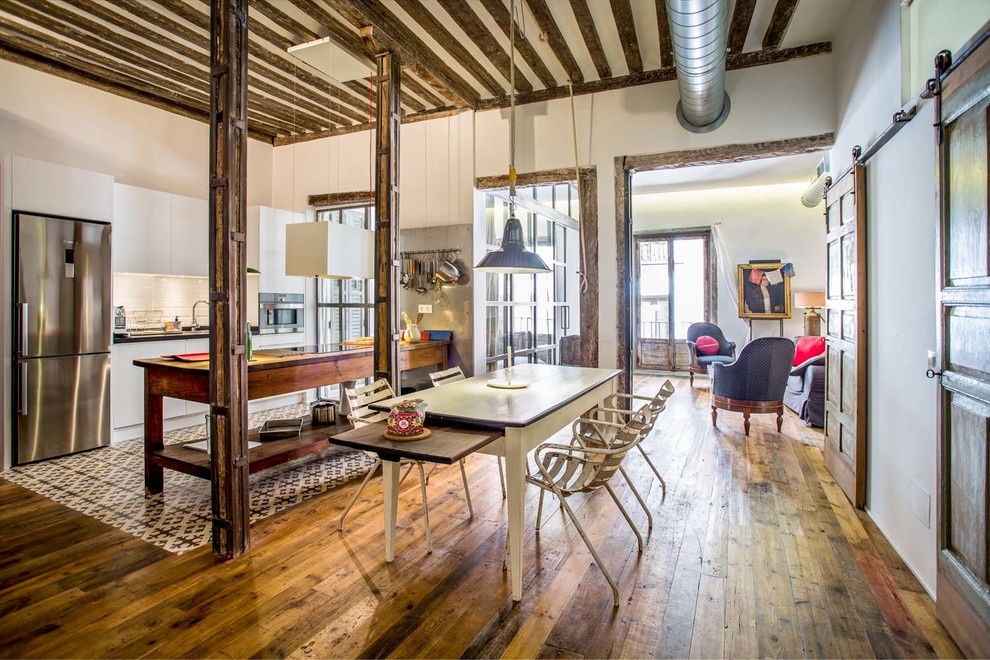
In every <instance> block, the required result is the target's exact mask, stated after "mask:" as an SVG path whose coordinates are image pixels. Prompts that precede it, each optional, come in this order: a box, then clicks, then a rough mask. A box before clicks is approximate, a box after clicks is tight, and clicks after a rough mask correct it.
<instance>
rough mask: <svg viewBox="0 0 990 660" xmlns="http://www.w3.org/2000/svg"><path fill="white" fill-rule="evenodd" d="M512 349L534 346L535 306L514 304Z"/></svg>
mask: <svg viewBox="0 0 990 660" xmlns="http://www.w3.org/2000/svg"><path fill="white" fill-rule="evenodd" d="M511 309H512V350H516V351H521V350H525V349H527V348H533V346H535V344H534V339H535V337H534V335H535V332H534V330H535V328H534V324H535V322H536V319H535V312H534V309H533V307H531V306H529V305H514V306H513V307H512V308H511Z"/></svg>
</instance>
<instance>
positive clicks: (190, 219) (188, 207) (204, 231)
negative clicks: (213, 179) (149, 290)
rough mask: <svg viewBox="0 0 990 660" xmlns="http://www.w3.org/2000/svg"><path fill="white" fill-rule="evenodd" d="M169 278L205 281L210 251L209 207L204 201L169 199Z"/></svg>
mask: <svg viewBox="0 0 990 660" xmlns="http://www.w3.org/2000/svg"><path fill="white" fill-rule="evenodd" d="M171 197H172V208H171V225H172V236H171V241H170V246H171V249H170V252H171V268H170V270H169V271H168V272H170V273H172V274H173V275H195V276H198V277H206V273H207V270H208V267H209V263H210V261H209V251H210V230H209V224H210V222H209V221H210V217H209V215H210V205H209V202H207V201H206V200H205V199H196V198H195V197H185V196H183V195H171Z"/></svg>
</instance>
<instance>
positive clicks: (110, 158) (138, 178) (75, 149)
mask: <svg viewBox="0 0 990 660" xmlns="http://www.w3.org/2000/svg"><path fill="white" fill-rule="evenodd" d="M0 89H3V90H4V91H5V93H4V94H0V152H8V153H14V154H20V155H22V156H28V157H30V158H36V159H38V160H45V161H49V162H53V163H59V164H61V165H69V166H71V167H77V168H80V169H84V170H93V171H96V172H105V173H107V174H111V175H113V176H114V179H115V180H116V181H117V182H118V183H127V184H131V185H135V186H140V187H142V188H152V189H154V190H163V191H165V192H170V193H175V194H178V195H188V196H190V197H198V198H199V199H206V198H207V197H208V195H209V172H208V170H209V127H208V126H207V125H206V124H204V123H203V122H200V121H196V120H194V119H189V118H187V117H182V116H180V115H177V114H174V113H171V112H166V111H165V110H159V109H158V108H153V107H151V106H148V105H145V104H143V103H138V102H136V101H131V100H129V99H125V98H123V97H121V96H117V95H115V94H110V93H108V92H103V91H100V90H97V89H94V88H92V87H86V86H85V85H81V84H79V83H75V82H71V81H68V80H64V79H62V78H58V77H56V76H52V75H49V74H45V73H40V72H38V71H34V70H33V69H29V68H28V67H25V66H21V65H19V64H13V63H11V62H6V61H0ZM271 162H272V146H271V145H270V144H265V143H262V142H259V141H257V140H248V204H249V205H251V204H268V205H270V204H271V191H272V175H271V168H272V165H271Z"/></svg>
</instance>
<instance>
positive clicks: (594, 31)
mask: <svg viewBox="0 0 990 660" xmlns="http://www.w3.org/2000/svg"><path fill="white" fill-rule="evenodd" d="M570 2H571V11H573V12H574V18H575V19H576V20H577V24H578V28H580V30H581V36H582V37H584V44H585V46H587V47H588V52H589V53H590V54H591V61H592V62H594V63H595V71H597V72H598V77H599V78H600V79H601V80H605V79H606V78H611V77H612V67H610V66H609V64H608V58H607V57H605V49H604V48H602V40H601V39H600V38H599V36H598V28H596V27H595V19H594V17H592V15H591V10H590V9H588V0H570Z"/></svg>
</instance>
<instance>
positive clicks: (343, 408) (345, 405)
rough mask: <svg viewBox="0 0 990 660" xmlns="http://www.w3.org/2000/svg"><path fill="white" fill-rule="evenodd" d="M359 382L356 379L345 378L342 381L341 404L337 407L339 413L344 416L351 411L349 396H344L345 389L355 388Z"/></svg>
mask: <svg viewBox="0 0 990 660" xmlns="http://www.w3.org/2000/svg"><path fill="white" fill-rule="evenodd" d="M356 384H357V381H356V380H345V381H343V382H341V383H340V406H339V407H338V408H337V414H338V415H341V416H343V417H347V415H349V414H350V412H351V404H350V403H349V402H348V401H347V397H346V396H344V390H345V389H347V390H353V389H354V387H355V385H356Z"/></svg>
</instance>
